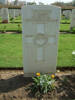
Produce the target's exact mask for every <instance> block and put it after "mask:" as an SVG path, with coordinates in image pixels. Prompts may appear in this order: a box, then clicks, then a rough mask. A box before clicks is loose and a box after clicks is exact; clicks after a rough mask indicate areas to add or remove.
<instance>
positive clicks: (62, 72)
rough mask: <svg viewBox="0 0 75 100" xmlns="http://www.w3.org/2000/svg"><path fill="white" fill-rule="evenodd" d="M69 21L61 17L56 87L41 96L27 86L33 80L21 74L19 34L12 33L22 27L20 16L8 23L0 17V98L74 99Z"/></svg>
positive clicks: (74, 39)
mask: <svg viewBox="0 0 75 100" xmlns="http://www.w3.org/2000/svg"><path fill="white" fill-rule="evenodd" d="M69 23H70V20H61V25H60V31H62V34H60V35H59V41H58V42H59V44H58V62H57V68H58V71H57V73H56V77H55V80H56V82H55V85H56V90H55V91H52V92H51V93H48V94H46V95H43V99H42V98H36V97H34V96H33V95H32V94H31V93H30V91H27V90H26V88H27V87H28V86H30V85H31V84H32V79H31V78H25V77H24V72H23V70H22V66H23V64H22V59H23V58H22V55H23V54H22V34H15V33H19V32H21V30H22V26H21V17H20V16H19V17H16V19H15V20H11V21H10V23H8V24H3V23H1V18H0V100H37V99H38V100H75V56H74V55H72V52H73V50H75V34H71V32H70V24H69ZM73 31H74V32H75V30H73ZM64 32H66V33H67V34H63V33H64ZM69 32H70V33H69ZM4 33H5V34H4ZM6 33H7V34H6ZM8 33H13V34H8ZM68 33H69V34H68ZM16 68H17V69H16ZM19 68H20V70H19ZM4 69H5V70H4Z"/></svg>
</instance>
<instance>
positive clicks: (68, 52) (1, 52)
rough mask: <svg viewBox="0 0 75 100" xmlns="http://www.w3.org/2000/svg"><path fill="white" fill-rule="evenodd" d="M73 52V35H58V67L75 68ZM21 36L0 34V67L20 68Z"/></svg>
mask: <svg viewBox="0 0 75 100" xmlns="http://www.w3.org/2000/svg"><path fill="white" fill-rule="evenodd" d="M73 50H75V35H74V34H61V35H59V49H58V64H57V66H59V67H63V66H64V67H67V66H69V67H70V66H75V60H74V59H73V58H72V51H73ZM22 66H23V64H22V34H0V67H3V68H5V67H6V68H9V67H10V68H13V67H22Z"/></svg>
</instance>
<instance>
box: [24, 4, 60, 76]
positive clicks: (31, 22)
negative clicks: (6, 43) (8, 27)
mask: <svg viewBox="0 0 75 100" xmlns="http://www.w3.org/2000/svg"><path fill="white" fill-rule="evenodd" d="M22 24H23V64H24V73H25V75H27V76H28V75H30V74H31V75H32V74H33V73H36V72H41V73H55V72H56V60H57V49H58V47H57V44H58V43H57V42H58V33H59V25H60V8H58V7H55V6H45V5H33V6H26V7H23V8H22Z"/></svg>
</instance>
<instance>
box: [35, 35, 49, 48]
mask: <svg viewBox="0 0 75 100" xmlns="http://www.w3.org/2000/svg"><path fill="white" fill-rule="evenodd" d="M47 42H48V37H47V36H46V35H45V34H37V35H36V36H35V38H34V44H35V45H37V46H40V47H41V46H45V45H46V44H47Z"/></svg>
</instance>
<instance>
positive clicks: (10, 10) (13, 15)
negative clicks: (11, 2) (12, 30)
mask: <svg viewBox="0 0 75 100" xmlns="http://www.w3.org/2000/svg"><path fill="white" fill-rule="evenodd" d="M9 16H10V17H11V18H13V19H15V9H9Z"/></svg>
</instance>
